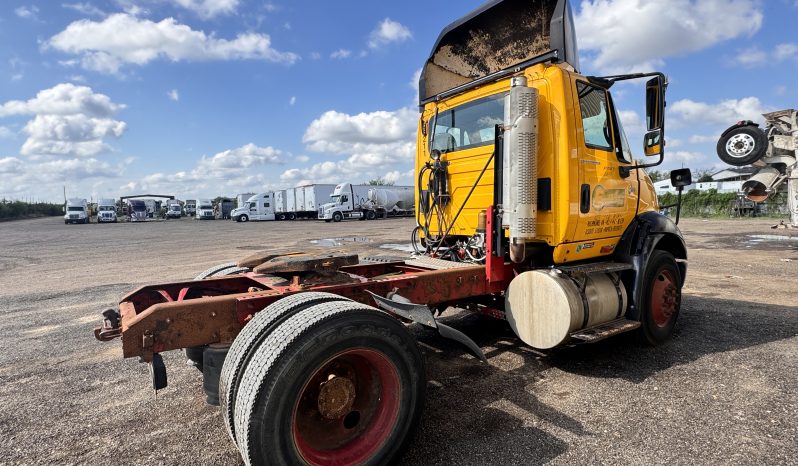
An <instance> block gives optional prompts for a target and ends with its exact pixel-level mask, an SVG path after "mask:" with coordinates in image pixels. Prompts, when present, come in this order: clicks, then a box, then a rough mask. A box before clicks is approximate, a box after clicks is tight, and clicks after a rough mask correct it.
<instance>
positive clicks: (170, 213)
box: [166, 200, 183, 219]
mask: <svg viewBox="0 0 798 466" xmlns="http://www.w3.org/2000/svg"><path fill="white" fill-rule="evenodd" d="M182 216H183V207H182V206H181V205H180V201H178V200H170V201H169V202H168V203H167V204H166V218H167V219H169V218H180V217H182Z"/></svg>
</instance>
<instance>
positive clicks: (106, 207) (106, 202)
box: [97, 199, 117, 223]
mask: <svg viewBox="0 0 798 466" xmlns="http://www.w3.org/2000/svg"><path fill="white" fill-rule="evenodd" d="M116 222H117V218H116V200H114V199H100V200H98V201H97V223H116Z"/></svg>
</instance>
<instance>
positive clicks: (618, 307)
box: [95, 0, 691, 465]
mask: <svg viewBox="0 0 798 466" xmlns="http://www.w3.org/2000/svg"><path fill="white" fill-rule="evenodd" d="M573 25H574V21H573V16H572V15H571V10H570V8H569V6H568V2H567V0H538V1H534V0H494V1H491V2H489V3H486V4H485V5H483V6H481V7H480V8H478V9H477V10H475V11H474V12H472V13H470V14H469V15H467V16H465V17H464V18H461V19H460V20H458V21H456V22H455V23H453V24H451V25H450V26H448V27H446V28H445V29H444V30H443V32H442V33H441V35H440V36H439V38H438V40H437V41H436V43H435V45H434V46H433V48H432V52H431V54H430V56H429V58H428V59H427V61H426V63H425V64H424V66H423V68H422V72H421V76H420V80H419V102H418V104H419V107H420V109H421V112H420V114H419V121H418V128H419V131H418V134H417V139H416V140H417V141H418V144H417V147H416V156H415V167H416V168H415V170H416V176H415V177H414V179H416V180H417V183H418V184H417V186H416V188H417V189H416V193H417V194H416V196H417V199H416V206H418V209H417V220H418V226H417V227H416V228H414V229H413V231H412V234H411V238H412V243H413V244H414V245H415V247H416V248H417V249H418V255H417V256H415V257H414V258H407V259H404V260H396V261H394V262H364V263H360V262H359V260H358V256H357V255H355V254H323V255H314V254H312V253H311V254H289V255H286V254H283V255H280V253H279V252H276V251H275V250H268V251H261V252H258V253H256V254H253V255H251V256H249V257H246V258H243V259H241V260H239V261H238V262H237V263H229V264H223V265H221V266H218V267H214V268H211V269H208V270H207V271H205V272H203V273H202V274H200V275H199V276H198V277H197V278H198V280H195V281H192V280H183V281H178V282H166V283H158V284H151V285H147V286H144V287H140V288H138V289H136V290H135V291H132V292H131V293H130V294H128V295H126V296H124V297H123V298H122V299H121V301H120V303H119V305H118V308H116V309H109V310H106V311H105V312H104V313H103V323H102V325H101V327H99V328H98V329H96V330H95V335H96V336H97V338H98V339H101V340H110V339H114V338H116V337H120V336H121V337H122V339H121V345H122V353H123V355H124V357H128V358H138V359H139V360H140V361H143V362H147V363H149V364H151V375H152V382H153V385H154V387H155V388H156V389H158V388H162V387H164V386H165V385H166V375H165V374H166V368H165V365H164V362H163V358H162V356H161V353H162V352H164V351H170V350H176V349H180V348H185V349H186V352H187V355H188V356H189V357H190V358H191V360H192V361H195V362H196V364H195V365H196V366H197V367H200V368H202V374H203V384H202V386H203V389H204V391H205V395H206V397H207V400H208V402H209V403H214V404H215V403H218V404H220V405H221V417H222V419H223V423H224V425H225V427H226V429H227V432H228V434H229V436H230V439H231V441H232V442H233V443H234V444H235V445H236V447H237V448H238V450H239V452H240V453H241V456H242V458H243V461H244V463H245V464H258V465H260V464H303V465H304V464H347V465H356V464H390V463H395V462H398V460H399V457H400V455H401V453H402V451H403V449H404V448H405V447H406V446H407V444H408V443H409V442H410V441H412V437H413V434H414V433H415V431H416V430H417V429H418V426H419V422H420V420H421V416H422V411H423V408H424V404H425V393H426V386H427V380H426V375H425V365H424V360H423V356H422V353H421V351H420V350H419V346H418V344H417V343H416V340H415V337H414V335H415V333H411V332H410V331H409V330H408V329H407V328H406V326H405V325H404V324H407V323H411V322H413V323H415V324H417V325H420V326H423V327H426V328H427V329H429V330H430V331H437V332H438V335H439V336H440V337H441V338H447V339H451V340H453V341H456V342H458V344H461V345H462V348H463V349H464V350H467V351H468V352H470V353H471V354H473V355H474V357H475V361H477V360H481V361H486V358H485V355H484V354H483V353H482V351H481V349H480V347H479V345H477V344H476V343H475V342H474V341H473V340H472V338H471V336H473V335H476V334H480V333H482V332H489V331H490V329H491V328H495V326H487V325H486V326H477V327H473V328H469V329H467V330H466V331H467V332H469V333H470V334H471V336H469V335H467V334H466V333H464V332H463V331H460V330H458V329H456V328H454V327H451V326H449V324H450V323H452V321H446V320H440V319H439V317H440V316H441V315H442V314H444V313H446V312H447V310H448V309H450V308H460V309H463V310H465V311H466V312H468V311H470V312H478V313H482V314H484V315H485V316H489V317H490V318H495V319H499V320H502V321H506V324H507V326H508V328H509V329H511V330H512V331H513V332H514V333H515V335H516V336H517V337H518V344H524V345H528V346H529V347H531V348H537V349H541V350H549V349H552V348H556V347H560V346H563V345H579V344H591V343H594V342H597V341H601V340H603V339H605V338H609V337H612V336H614V335H618V334H621V333H626V332H636V333H637V335H638V336H639V338H640V339H641V341H643V342H646V343H648V344H651V345H656V344H658V343H662V342H664V341H666V340H667V339H668V338H669V336H670V335H671V333H672V332H673V329H674V324H675V322H676V319H677V317H678V315H679V311H680V307H681V292H682V285H683V284H684V281H685V276H686V275H685V274H686V272H687V249H686V247H685V243H684V240H683V238H682V235H681V232H680V231H679V229H678V228H677V226H676V222H674V221H672V220H671V219H670V218H668V217H665V216H663V215H661V214H660V213H659V212H658V211H659V206H658V204H657V196H656V192H655V190H654V186H653V183H652V182H651V179H650V178H649V177H648V175H647V174H646V172H645V171H644V170H643V168H646V167H653V166H657V165H659V164H661V163H662V162H663V160H664V156H665V154H664V149H665V145H664V140H665V139H664V138H665V112H664V110H665V91H666V84H667V82H666V79H665V76H664V75H663V74H661V73H656V72H652V73H639V74H627V75H614V76H604V77H596V76H585V75H582V74H580V72H579V60H578V56H577V49H576V35H575V31H574V29H573ZM638 79H644V80H646V82H645V84H644V86H641V87H625V88H624V91H626V92H628V91H629V89H642V91H643V92H645V96H646V98H645V99H644V100H645V118H644V119H643V121H644V122H645V125H646V133H645V135H644V140H643V144H642V147H643V155H644V156H645V158H646V159H647V160H651V162H648V163H643V162H637V161H635V160H636V159H635V157H633V155H632V151H631V148H630V147H629V145H628V143H627V140H626V137H625V135H624V131H623V128H622V123H621V119H620V118H619V117H618V110H617V108H616V107H615V105H614V101H613V99H612V97H611V93H610V89H611V87H612V86H613V85H614V84H615V83H618V82H624V81H630V80H638ZM671 181H672V183H673V184H674V185H675V186H677V187H683V186H686V185H689V184H690V181H691V180H690V173H689V170H687V169H682V170H674V171H672V172H671ZM339 188H340V189H339ZM365 194H366V193H365V192H364V193H363V196H365ZM344 196H346V197H347V198H350V197H351V198H354V196H355V191H354V188H353V187H351V186H347V185H339V186H337V187H336V193H334V194H333V198H335V199H336V201H337V202H335V203H334V204H333V205H339V204H340V203H341V202H342V199H343V198H344ZM678 199H679V200H681V196H679V198H678ZM348 201H349V200H347V201H346V202H348ZM353 205H354V204H353ZM678 211H679V209H678V206H677V216H676V217H677V221H678ZM339 213H340V212H339ZM341 215H342V214H341ZM422 333H423V334H424V335H425V344H430V340H429V338H428V337H429V335H430V334H429V332H422ZM676 344H677V345H678V342H676ZM450 348H451V346H450ZM619 348H621V349H623V350H626V351H637V349H635V348H634V347H632V346H627V345H623V346H622V347H619ZM449 351H451V349H450V350H449ZM565 355H566V356H567V354H565ZM458 383H463V384H468V383H469V381H468V380H467V379H464V380H462V381H460V382H458ZM491 389H492V390H497V391H501V390H502V389H504V387H493V388H491ZM436 398H438V397H436ZM149 419H150V418H146V417H145V418H144V420H143V421H141V422H144V423H148V422H150V421H149ZM120 422H121V421H120ZM157 428H158V426H157V425H152V426H150V429H151V430H155V429H157ZM123 434H124V432H123ZM513 447H514V446H513V445H512V443H506V444H503V448H511V449H512V448H513ZM525 453H527V452H526V451H525V452H519V455H520V456H523V454H525Z"/></svg>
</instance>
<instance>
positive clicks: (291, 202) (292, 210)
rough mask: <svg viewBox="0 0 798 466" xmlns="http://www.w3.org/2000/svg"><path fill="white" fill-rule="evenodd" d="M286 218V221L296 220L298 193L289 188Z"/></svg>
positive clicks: (286, 197) (286, 195) (287, 190)
mask: <svg viewBox="0 0 798 466" xmlns="http://www.w3.org/2000/svg"><path fill="white" fill-rule="evenodd" d="M284 192H285V218H286V220H294V219H296V194H295V193H296V191H294V188H288V189H286V190H285V191H284Z"/></svg>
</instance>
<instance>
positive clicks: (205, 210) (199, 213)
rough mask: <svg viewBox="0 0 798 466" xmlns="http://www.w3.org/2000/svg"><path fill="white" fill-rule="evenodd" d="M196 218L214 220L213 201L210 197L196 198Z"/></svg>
mask: <svg viewBox="0 0 798 466" xmlns="http://www.w3.org/2000/svg"><path fill="white" fill-rule="evenodd" d="M194 218H196V219H197V220H215V219H216V213H215V212H214V210H213V201H211V200H210V199H199V200H197V209H196V215H195V216H194Z"/></svg>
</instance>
